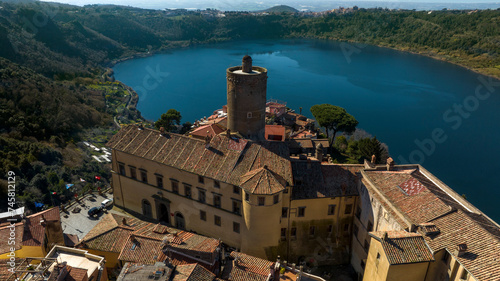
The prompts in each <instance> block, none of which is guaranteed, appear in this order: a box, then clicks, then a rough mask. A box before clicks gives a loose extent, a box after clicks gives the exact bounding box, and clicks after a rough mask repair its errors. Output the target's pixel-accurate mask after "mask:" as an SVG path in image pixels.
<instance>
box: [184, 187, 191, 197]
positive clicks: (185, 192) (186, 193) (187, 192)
mask: <svg viewBox="0 0 500 281" xmlns="http://www.w3.org/2000/svg"><path fill="white" fill-rule="evenodd" d="M184 195H185V196H186V197H187V198H191V197H192V195H191V186H189V185H187V184H185V185H184Z"/></svg>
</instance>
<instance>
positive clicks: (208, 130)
mask: <svg viewBox="0 0 500 281" xmlns="http://www.w3.org/2000/svg"><path fill="white" fill-rule="evenodd" d="M225 130H226V128H224V127H222V126H221V125H219V124H208V125H203V126H200V127H198V128H196V129H194V130H193V131H192V132H191V133H190V134H191V135H192V136H194V137H198V138H200V139H205V137H207V136H208V137H210V138H212V137H214V136H216V135H218V134H220V133H222V132H224V131H225Z"/></svg>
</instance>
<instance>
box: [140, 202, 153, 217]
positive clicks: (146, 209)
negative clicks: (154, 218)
mask: <svg viewBox="0 0 500 281" xmlns="http://www.w3.org/2000/svg"><path fill="white" fill-rule="evenodd" d="M142 214H143V215H144V216H146V217H151V215H152V211H151V204H150V203H149V201H148V200H142Z"/></svg>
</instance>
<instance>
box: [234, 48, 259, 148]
mask: <svg viewBox="0 0 500 281" xmlns="http://www.w3.org/2000/svg"><path fill="white" fill-rule="evenodd" d="M226 74H227V116H228V119H227V125H228V129H229V130H231V132H238V133H240V134H241V135H242V136H244V137H245V138H248V139H252V140H264V132H265V126H266V90H267V69H265V68H263V67H258V66H252V58H251V57H250V56H248V55H247V56H244V57H243V60H242V65H241V66H234V67H230V68H228V69H227V71H226Z"/></svg>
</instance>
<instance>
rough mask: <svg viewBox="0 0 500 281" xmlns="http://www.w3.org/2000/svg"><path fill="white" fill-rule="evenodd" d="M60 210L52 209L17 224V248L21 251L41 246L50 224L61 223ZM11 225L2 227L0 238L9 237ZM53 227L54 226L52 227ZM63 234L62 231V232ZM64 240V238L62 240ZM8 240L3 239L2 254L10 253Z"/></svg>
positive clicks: (6, 224)
mask: <svg viewBox="0 0 500 281" xmlns="http://www.w3.org/2000/svg"><path fill="white" fill-rule="evenodd" d="M60 221H61V217H60V215H59V208H58V207H55V208H51V209H48V210H45V211H42V212H39V213H36V214H33V215H30V216H27V217H26V218H25V220H23V221H22V222H20V223H16V224H15V232H16V236H15V242H16V244H15V248H16V250H19V249H21V247H22V246H41V245H42V243H43V240H44V236H45V228H46V227H47V226H48V225H49V224H48V222H60ZM10 226H11V225H10V223H4V224H2V225H0V237H9V235H10V229H11V228H10ZM50 226H52V225H50ZM61 234H62V231H61ZM62 239H64V238H62ZM8 241H9V240H8V239H1V241H0V254H4V253H7V252H9V251H10V247H11V246H10V245H8V244H7V243H8Z"/></svg>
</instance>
